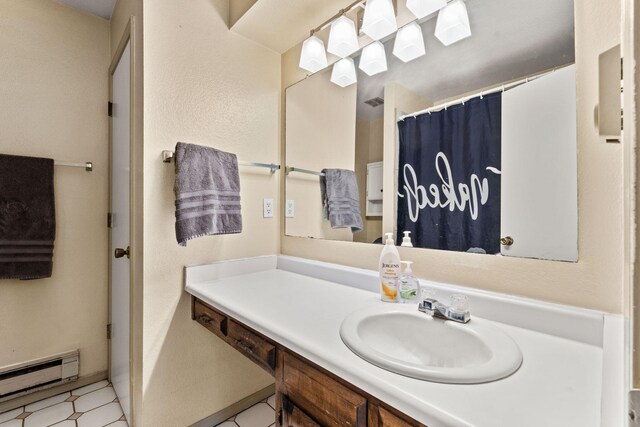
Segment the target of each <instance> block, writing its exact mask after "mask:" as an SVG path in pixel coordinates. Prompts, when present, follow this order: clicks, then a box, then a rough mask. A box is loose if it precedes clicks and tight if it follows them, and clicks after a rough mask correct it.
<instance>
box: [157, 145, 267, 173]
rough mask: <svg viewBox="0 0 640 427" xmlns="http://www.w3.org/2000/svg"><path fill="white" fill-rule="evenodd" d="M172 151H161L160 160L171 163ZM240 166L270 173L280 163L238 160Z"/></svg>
mask: <svg viewBox="0 0 640 427" xmlns="http://www.w3.org/2000/svg"><path fill="white" fill-rule="evenodd" d="M173 155H174V152H173V151H169V150H163V151H162V161H163V162H164V163H171V159H173ZM238 164H239V165H240V166H251V167H257V168H267V169H270V170H271V173H275V172H276V171H277V170H280V165H278V164H275V163H256V162H243V161H238Z"/></svg>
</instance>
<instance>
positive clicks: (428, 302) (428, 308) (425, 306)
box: [418, 298, 440, 315]
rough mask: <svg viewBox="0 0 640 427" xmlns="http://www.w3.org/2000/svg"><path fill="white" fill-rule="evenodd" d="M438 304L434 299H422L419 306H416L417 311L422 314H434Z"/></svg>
mask: <svg viewBox="0 0 640 427" xmlns="http://www.w3.org/2000/svg"><path fill="white" fill-rule="evenodd" d="M438 304H440V303H439V302H438V300H437V299H435V298H424V299H423V300H422V302H421V303H420V304H418V310H420V311H422V312H423V313H428V314H432V315H433V313H434V312H435V310H436V307H437V305H438Z"/></svg>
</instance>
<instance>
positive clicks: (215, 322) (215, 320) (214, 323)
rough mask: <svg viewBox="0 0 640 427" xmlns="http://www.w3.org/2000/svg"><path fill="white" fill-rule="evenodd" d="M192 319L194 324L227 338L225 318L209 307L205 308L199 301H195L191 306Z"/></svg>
mask: <svg viewBox="0 0 640 427" xmlns="http://www.w3.org/2000/svg"><path fill="white" fill-rule="evenodd" d="M193 317H194V319H195V320H196V322H198V323H200V324H201V325H202V326H204V327H205V328H207V329H208V330H210V331H211V332H213V333H214V334H216V335H217V336H219V337H220V338H223V339H224V338H226V336H227V317H226V316H225V315H223V314H221V313H218V312H217V311H216V310H214V309H212V308H211V307H207V306H206V305H204V304H203V303H201V302H200V301H198V300H196V301H195V302H194V304H193Z"/></svg>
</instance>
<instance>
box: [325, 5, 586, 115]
mask: <svg viewBox="0 0 640 427" xmlns="http://www.w3.org/2000/svg"><path fill="white" fill-rule="evenodd" d="M466 4H467V9H468V12H469V20H470V25H471V32H472V35H471V37H469V38H467V39H465V40H462V41H459V42H457V43H454V44H452V45H450V46H444V45H442V43H440V41H439V40H438V39H437V38H435V36H434V35H433V34H434V31H435V24H436V19H428V20H427V21H425V22H423V23H422V28H423V34H424V39H425V46H426V51H427V53H426V55H424V56H422V57H420V58H418V59H415V60H413V61H411V62H409V63H403V62H402V61H401V60H399V59H398V58H396V57H395V56H393V54H392V49H393V43H394V41H395V37H392V38H391V39H390V40H388V41H386V42H385V47H386V54H387V61H388V67H389V70H388V71H387V72H384V73H381V74H378V75H376V76H373V77H369V76H367V75H366V74H365V73H363V72H362V71H360V70H358V83H357V84H358V103H357V108H358V112H357V113H358V117H362V118H368V119H369V120H371V119H373V118H380V117H382V112H383V107H382V106H379V107H376V108H373V107H371V106H369V105H367V104H365V103H364V101H366V100H368V99H371V98H375V97H381V98H383V88H384V86H385V84H386V83H389V82H396V83H399V84H401V85H402V86H404V87H406V88H408V89H411V90H412V91H414V92H416V93H418V94H420V95H422V96H423V97H424V98H426V99H428V100H431V101H434V102H435V101H440V100H444V99H448V98H451V97H457V96H460V95H462V94H466V93H468V92H472V91H477V90H480V89H482V88H486V87H490V86H495V85H497V84H501V83H503V82H507V81H510V80H515V79H518V78H522V77H525V76H528V75H531V74H533V73H536V72H540V71H543V70H547V69H551V68H553V67H558V66H562V65H566V64H569V63H571V62H574V60H575V53H574V19H573V0H535V1H531V0H466ZM356 55H359V53H357V54H356ZM354 59H355V62H356V65H357V64H358V61H359V58H354ZM329 70H330V68H329ZM326 78H328V75H327V77H326Z"/></svg>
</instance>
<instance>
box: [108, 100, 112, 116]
mask: <svg viewBox="0 0 640 427" xmlns="http://www.w3.org/2000/svg"><path fill="white" fill-rule="evenodd" d="M107 114H108V115H109V117H113V102H111V101H109V103H108V104H107Z"/></svg>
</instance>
